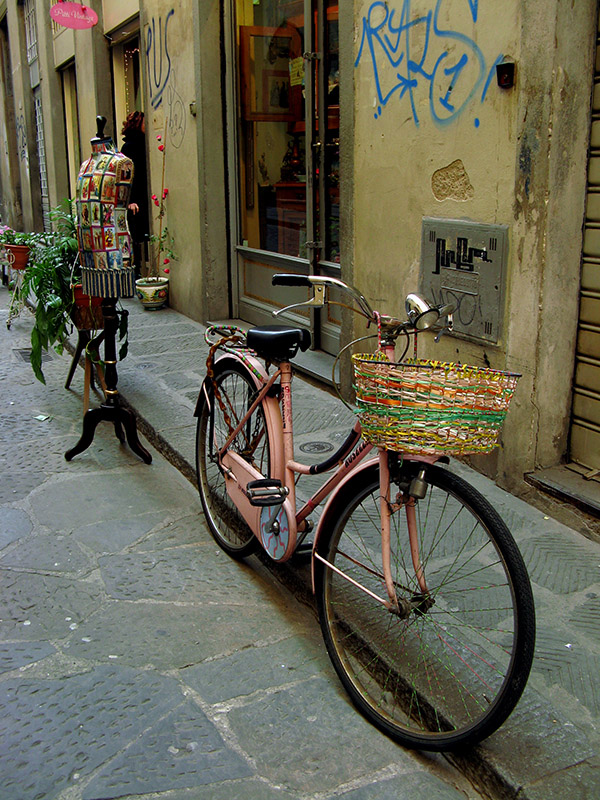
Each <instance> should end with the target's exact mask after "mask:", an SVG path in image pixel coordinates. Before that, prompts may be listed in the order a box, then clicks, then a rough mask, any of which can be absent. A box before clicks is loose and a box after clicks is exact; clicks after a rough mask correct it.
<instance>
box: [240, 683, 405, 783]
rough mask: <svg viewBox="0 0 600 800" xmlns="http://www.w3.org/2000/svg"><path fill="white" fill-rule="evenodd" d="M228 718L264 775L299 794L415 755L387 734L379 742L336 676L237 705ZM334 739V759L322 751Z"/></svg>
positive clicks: (350, 778) (359, 776) (370, 772)
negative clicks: (335, 683) (335, 687)
mask: <svg viewBox="0 0 600 800" xmlns="http://www.w3.org/2000/svg"><path fill="white" fill-rule="evenodd" d="M228 719H229V724H230V726H231V730H232V731H233V733H234V734H235V735H236V736H237V738H238V739H239V740H241V741H244V742H245V747H246V750H247V752H248V754H249V755H250V757H251V758H253V759H254V760H255V761H256V764H257V766H258V768H259V770H260V772H261V774H264V775H265V776H266V777H267V778H269V779H270V780H271V781H273V782H274V783H276V784H277V785H278V786H283V787H285V788H286V789H288V790H289V791H291V792H292V793H294V792H296V793H297V794H298V795H300V796H304V795H308V796H310V795H311V794H315V793H317V792H326V791H328V790H332V789H334V788H335V787H336V786H339V785H340V784H346V783H348V782H349V781H352V780H358V779H360V778H361V777H363V776H366V775H369V774H372V773H373V772H375V771H378V770H382V769H384V768H385V767H387V766H389V765H391V764H393V765H396V766H398V765H399V764H403V763H406V762H407V761H409V760H410V759H409V758H407V755H406V752H405V751H403V750H402V749H401V748H400V747H398V746H397V745H395V744H394V743H393V742H391V741H389V740H387V739H384V738H382V739H380V740H379V741H378V742H377V744H376V745H375V746H374V743H373V741H372V740H371V738H370V726H369V724H368V723H367V722H365V721H364V720H363V718H362V717H361V716H360V715H359V714H357V713H356V711H355V709H354V708H353V707H352V706H351V705H350V702H349V701H348V700H347V698H346V697H345V696H344V694H343V692H342V690H341V689H339V690H337V691H335V690H333V691H332V684H331V681H329V680H325V679H323V678H321V677H317V678H314V679H311V680H308V681H305V682H303V683H301V684H299V685H296V686H292V687H290V688H287V689H282V690H280V691H275V692H270V693H269V694H267V695H266V696H263V697H261V698H259V699H257V700H255V701H254V702H250V703H248V704H246V705H243V706H241V707H236V708H233V709H232V710H231V711H230V712H229V714H228ZM274 720H277V724H276V726H275V724H274ZM275 729H276V730H277V734H276V735H275ZM334 738H335V741H336V749H337V755H336V758H335V760H334V761H333V762H332V760H331V759H330V758H328V757H325V758H324V757H323V755H324V753H327V751H328V748H329V743H330V742H331V741H332V739H334Z"/></svg>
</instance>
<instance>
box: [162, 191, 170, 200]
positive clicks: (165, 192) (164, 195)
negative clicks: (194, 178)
mask: <svg viewBox="0 0 600 800" xmlns="http://www.w3.org/2000/svg"><path fill="white" fill-rule="evenodd" d="M168 194H169V190H168V189H165V190H164V191H163V200H164V199H165V197H166V196H167V195H168Z"/></svg>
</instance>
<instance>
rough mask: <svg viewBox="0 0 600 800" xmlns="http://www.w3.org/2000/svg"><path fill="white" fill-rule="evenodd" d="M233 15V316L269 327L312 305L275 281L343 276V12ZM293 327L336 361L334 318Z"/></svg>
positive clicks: (303, 6)
mask: <svg viewBox="0 0 600 800" xmlns="http://www.w3.org/2000/svg"><path fill="white" fill-rule="evenodd" d="M234 12H235V13H234V18H233V20H232V23H233V30H234V37H232V49H233V50H234V52H235V59H234V61H235V64H236V69H235V86H233V81H232V85H231V89H230V95H231V97H232V98H233V97H235V101H234V107H235V110H236V113H235V122H232V127H233V126H234V127H235V132H236V139H235V142H232V143H230V156H231V159H230V160H231V161H233V162H234V163H235V169H234V170H232V173H233V174H234V175H235V186H232V187H231V188H232V190H233V191H232V192H231V193H230V194H231V195H232V196H234V197H235V200H234V201H233V202H234V206H235V207H234V208H232V213H231V218H232V232H233V237H234V242H233V248H232V249H233V273H234V274H233V275H232V284H233V287H234V297H233V300H234V314H235V315H236V316H237V317H239V318H241V319H243V320H246V321H248V322H250V323H253V324H266V323H270V322H273V317H272V315H271V312H272V311H273V310H274V309H276V308H281V307H283V306H285V305H289V304H290V303H293V302H299V301H301V300H303V299H307V297H306V298H305V297H303V295H302V293H301V292H300V290H294V291H295V292H296V294H291V293H290V290H289V289H288V290H282V289H281V287H277V288H275V287H273V286H272V285H271V277H272V275H273V274H274V273H276V272H282V271H284V272H298V273H302V274H309V273H316V274H325V275H330V276H333V277H339V275H340V247H339V210H340V207H339V118H340V115H339V56H338V49H339V47H338V5H337V2H336V3H334V2H332V0H295V1H294V2H289V0H260V2H258V3H257V2H256V0H235V2H234ZM230 109H231V103H230ZM229 118H230V120H232V119H233V117H232V115H231V114H230V117H229ZM286 320H287V321H288V322H294V323H295V324H300V325H302V326H303V327H308V328H310V329H311V332H312V335H313V342H314V346H315V348H316V349H322V350H325V351H327V352H330V353H335V352H337V347H338V341H339V320H338V319H336V318H335V317H334V316H333V315H332V314H331V312H330V311H328V310H322V311H312V312H306V313H304V312H303V311H302V309H300V310H299V311H294V312H292V313H290V315H289V316H287V317H286Z"/></svg>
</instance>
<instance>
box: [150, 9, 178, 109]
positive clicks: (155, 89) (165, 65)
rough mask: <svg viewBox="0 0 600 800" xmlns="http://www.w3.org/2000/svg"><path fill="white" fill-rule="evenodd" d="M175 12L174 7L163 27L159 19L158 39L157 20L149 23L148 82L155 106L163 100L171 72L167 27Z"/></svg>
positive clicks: (153, 105)
mask: <svg viewBox="0 0 600 800" xmlns="http://www.w3.org/2000/svg"><path fill="white" fill-rule="evenodd" d="M174 13H175V9H174V8H172V9H171V10H170V11H169V13H168V14H167V16H166V19H165V24H164V28H163V21H162V19H159V20H158V40H157V35H156V20H155V19H154V17H153V18H152V22H151V23H150V24H149V25H148V31H147V33H146V68H147V74H148V83H149V86H150V102H151V103H152V107H153V108H155V109H156V108H158V107H159V106H160V104H161V103H162V101H163V93H164V91H165V88H166V86H167V83H168V81H169V76H170V74H171V57H170V55H169V45H168V36H167V28H168V25H169V20H170V19H171V17H172V16H173V14H174ZM163 59H164V62H163Z"/></svg>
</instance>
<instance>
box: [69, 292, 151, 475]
mask: <svg viewBox="0 0 600 800" xmlns="http://www.w3.org/2000/svg"><path fill="white" fill-rule="evenodd" d="M116 304H117V300H116V298H105V299H104V300H103V301H102V313H103V315H104V364H105V371H104V379H105V382H106V400H105V401H104V402H103V403H102V404H101V405H100V407H99V408H91V409H89V411H86V413H85V414H84V416H83V432H82V434H81V438H80V439H79V441H78V442H77V444H76V445H75V447H72V448H71V450H67V452H66V453H65V458H66V460H67V461H70V460H71V459H72V458H73V457H74V456H76V455H77V454H78V453H82V452H83V451H84V450H86V449H87V448H88V447H89V446H90V445H91V443H92V441H93V439H94V433H95V431H96V427H97V426H98V424H99V423H100V422H112V424H113V425H114V426H115V434H116V436H117V438H118V439H119V440H120V441H123V439H122V436H123V434H122V432H121V431H122V429H121V426H123V429H124V430H125V436H126V437H127V443H128V444H129V447H130V448H131V449H132V450H133V452H134V453H135V454H136V455H138V456H139V457H140V458H141V459H142V461H144V462H145V463H146V464H150V462H151V461H152V456H151V455H150V453H149V452H148V451H147V450H146V448H145V447H144V446H143V445H142V444H141V442H140V440H139V438H138V434H137V429H136V423H135V416H134V415H133V413H132V412H131V411H130V410H129V409H127V408H124V407H123V406H121V404H120V402H119V392H118V391H117V381H118V376H117V342H116V339H117V331H118V328H119V319H118V317H117V310H116Z"/></svg>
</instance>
